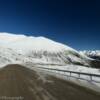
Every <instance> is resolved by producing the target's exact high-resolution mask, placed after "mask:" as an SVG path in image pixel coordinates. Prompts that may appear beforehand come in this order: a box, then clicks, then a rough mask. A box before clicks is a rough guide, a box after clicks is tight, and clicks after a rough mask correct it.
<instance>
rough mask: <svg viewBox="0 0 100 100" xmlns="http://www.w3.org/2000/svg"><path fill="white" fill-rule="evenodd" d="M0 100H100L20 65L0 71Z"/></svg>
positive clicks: (88, 92) (83, 90)
mask: <svg viewBox="0 0 100 100" xmlns="http://www.w3.org/2000/svg"><path fill="white" fill-rule="evenodd" d="M0 100H100V95H99V94H96V93H95V92H93V91H90V90H87V89H84V88H81V87H80V86H77V85H75V84H72V83H69V82H67V81H65V80H61V79H58V78H56V77H53V76H48V75H45V78H44V76H42V74H39V73H38V72H37V71H34V70H30V69H28V68H25V67H23V66H20V65H8V66H6V67H4V68H2V69H0Z"/></svg>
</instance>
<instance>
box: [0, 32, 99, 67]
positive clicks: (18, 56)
mask: <svg viewBox="0 0 100 100" xmlns="http://www.w3.org/2000/svg"><path fill="white" fill-rule="evenodd" d="M89 54H93V55H94V53H90V52H89ZM89 54H88V52H84V51H81V52H79V51H77V50H75V49H73V48H71V47H69V46H67V45H64V44H62V43H58V42H55V41H53V40H50V39H48V38H45V37H42V36H40V37H33V36H25V35H16V34H11V33H0V64H1V67H2V66H4V65H7V64H12V63H13V64H17V63H18V64H19V63H20V64H21V63H33V64H43V65H60V66H63V65H68V64H71V65H81V66H86V67H99V64H100V63H99V61H98V63H99V64H97V65H95V64H94V63H97V62H95V61H97V60H96V59H93V58H92V57H90V55H89ZM96 54H97V52H96ZM98 54H100V52H99V53H98Z"/></svg>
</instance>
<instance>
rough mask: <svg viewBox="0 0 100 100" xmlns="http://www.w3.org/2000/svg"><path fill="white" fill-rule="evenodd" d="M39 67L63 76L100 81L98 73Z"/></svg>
mask: <svg viewBox="0 0 100 100" xmlns="http://www.w3.org/2000/svg"><path fill="white" fill-rule="evenodd" d="M37 68H41V69H42V70H46V71H50V72H52V73H57V74H60V75H63V76H68V77H73V78H77V79H81V80H86V81H89V82H96V83H100V75H98V74H92V73H83V72H75V71H68V70H60V69H53V68H44V67H37Z"/></svg>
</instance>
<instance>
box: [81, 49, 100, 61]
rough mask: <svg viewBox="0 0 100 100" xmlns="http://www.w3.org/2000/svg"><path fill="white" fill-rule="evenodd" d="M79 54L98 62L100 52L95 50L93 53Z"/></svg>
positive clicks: (83, 52) (82, 52)
mask: <svg viewBox="0 0 100 100" xmlns="http://www.w3.org/2000/svg"><path fill="white" fill-rule="evenodd" d="M80 53H81V54H85V55H87V56H88V57H91V58H93V59H96V60H100V50H95V51H91V50H89V51H86V50H84V51H80Z"/></svg>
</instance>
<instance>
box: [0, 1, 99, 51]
mask: <svg viewBox="0 0 100 100" xmlns="http://www.w3.org/2000/svg"><path fill="white" fill-rule="evenodd" d="M0 32H11V33H15V34H26V35H33V36H45V37H48V38H50V39H53V40H55V41H58V42H61V43H64V44H67V45H69V46H71V47H73V48H75V49H77V50H84V49H85V50H89V49H90V50H95V49H100V2H99V0H0Z"/></svg>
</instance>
